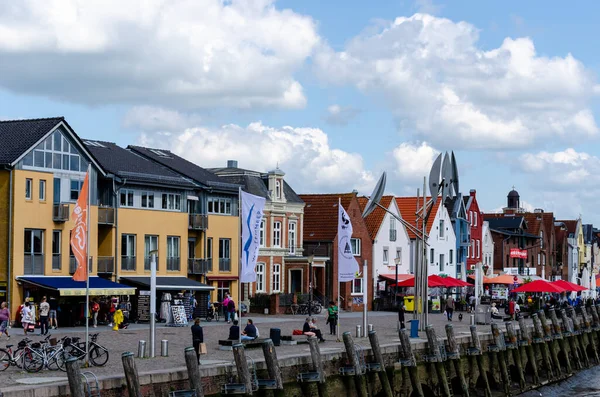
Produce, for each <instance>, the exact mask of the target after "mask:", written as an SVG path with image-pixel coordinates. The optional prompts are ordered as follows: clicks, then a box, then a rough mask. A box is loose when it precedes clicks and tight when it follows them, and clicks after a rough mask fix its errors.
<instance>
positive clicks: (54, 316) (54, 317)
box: [48, 296, 58, 329]
mask: <svg viewBox="0 0 600 397" xmlns="http://www.w3.org/2000/svg"><path fill="white" fill-rule="evenodd" d="M48 303H49V304H50V312H49V313H48V320H49V322H50V328H51V329H57V328H58V301H57V300H56V298H55V297H53V296H51V297H50V302H48Z"/></svg>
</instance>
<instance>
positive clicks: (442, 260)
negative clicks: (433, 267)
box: [440, 254, 446, 272]
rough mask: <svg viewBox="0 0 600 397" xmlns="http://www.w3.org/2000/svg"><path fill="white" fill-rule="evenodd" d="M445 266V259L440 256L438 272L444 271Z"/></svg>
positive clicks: (443, 256)
mask: <svg viewBox="0 0 600 397" xmlns="http://www.w3.org/2000/svg"><path fill="white" fill-rule="evenodd" d="M445 264H446V258H445V255H444V254H440V271H441V272H443V271H444V265H445Z"/></svg>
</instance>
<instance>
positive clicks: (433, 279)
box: [390, 274, 444, 287]
mask: <svg viewBox="0 0 600 397" xmlns="http://www.w3.org/2000/svg"><path fill="white" fill-rule="evenodd" d="M439 279H442V278H441V277H440V276H436V275H435V274H432V275H431V276H429V277H428V278H427V284H428V285H429V287H444V285H443V283H441V282H440V281H439ZM442 280H443V279H442ZM395 286H396V284H392V285H390V287H395ZM397 286H398V287H414V286H415V277H414V276H413V277H411V278H408V279H406V280H404V281H400V282H399V283H398V284H397Z"/></svg>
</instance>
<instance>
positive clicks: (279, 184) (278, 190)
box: [275, 181, 281, 199]
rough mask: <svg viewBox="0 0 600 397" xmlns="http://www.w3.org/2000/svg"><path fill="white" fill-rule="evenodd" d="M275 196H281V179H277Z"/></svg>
mask: <svg viewBox="0 0 600 397" xmlns="http://www.w3.org/2000/svg"><path fill="white" fill-rule="evenodd" d="M275 197H276V198H278V199H280V198H281V182H280V181H275Z"/></svg>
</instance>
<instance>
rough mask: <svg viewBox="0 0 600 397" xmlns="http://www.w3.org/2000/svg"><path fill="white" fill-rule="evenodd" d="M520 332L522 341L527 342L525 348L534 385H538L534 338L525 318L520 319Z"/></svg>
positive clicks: (538, 376) (538, 377)
mask: <svg viewBox="0 0 600 397" xmlns="http://www.w3.org/2000/svg"><path fill="white" fill-rule="evenodd" d="M519 330H520V331H521V340H523V341H525V342H526V343H527V344H526V346H525V351H526V352H527V361H529V363H530V364H531V369H532V370H533V383H534V384H536V385H539V384H540V375H539V373H538V365H537V358H536V354H535V351H534V350H533V346H532V341H533V340H532V338H531V332H530V330H529V327H527V325H526V324H525V319H524V318H523V316H520V317H519Z"/></svg>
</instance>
